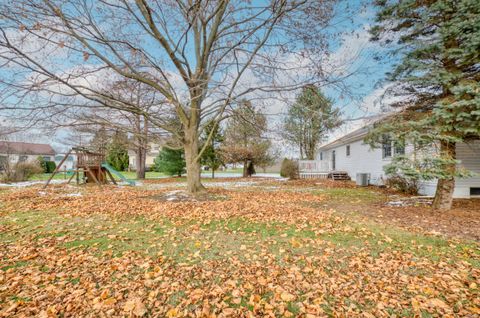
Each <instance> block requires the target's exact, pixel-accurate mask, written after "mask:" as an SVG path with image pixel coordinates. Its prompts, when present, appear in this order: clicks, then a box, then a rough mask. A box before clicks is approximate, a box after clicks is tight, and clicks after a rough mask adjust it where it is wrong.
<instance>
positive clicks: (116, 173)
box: [102, 162, 135, 186]
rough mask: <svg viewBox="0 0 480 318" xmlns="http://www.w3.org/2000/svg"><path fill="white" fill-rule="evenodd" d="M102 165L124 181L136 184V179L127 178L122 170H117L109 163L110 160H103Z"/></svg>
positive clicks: (132, 184)
mask: <svg viewBox="0 0 480 318" xmlns="http://www.w3.org/2000/svg"><path fill="white" fill-rule="evenodd" d="M102 167H103V168H105V169H107V170H108V171H110V173H111V174H112V175H113V176H115V177H117V178H119V179H121V180H122V181H124V182H126V183H128V184H129V185H131V186H134V185H135V181H133V180H130V179H127V178H125V176H124V175H123V174H121V173H120V172H118V171H117V170H115V169H114V168H113V167H112V166H111V165H109V164H108V162H102Z"/></svg>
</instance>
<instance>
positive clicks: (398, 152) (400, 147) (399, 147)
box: [395, 143, 405, 155]
mask: <svg viewBox="0 0 480 318" xmlns="http://www.w3.org/2000/svg"><path fill="white" fill-rule="evenodd" d="M395 154H396V155H404V154H405V146H404V145H401V144H399V143H395Z"/></svg>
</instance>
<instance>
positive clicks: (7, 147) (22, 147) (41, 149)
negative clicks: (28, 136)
mask: <svg viewBox="0 0 480 318" xmlns="http://www.w3.org/2000/svg"><path fill="white" fill-rule="evenodd" d="M0 153H3V154H15V155H55V150H53V148H52V146H50V145H48V144H35V143H29V142H14V141H0Z"/></svg>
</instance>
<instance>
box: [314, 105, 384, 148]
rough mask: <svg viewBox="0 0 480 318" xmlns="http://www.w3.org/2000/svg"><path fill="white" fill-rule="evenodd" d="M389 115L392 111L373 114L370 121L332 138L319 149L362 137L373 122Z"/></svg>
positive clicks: (336, 145)
mask: <svg viewBox="0 0 480 318" xmlns="http://www.w3.org/2000/svg"><path fill="white" fill-rule="evenodd" d="M389 116H392V113H387V114H381V115H378V116H375V117H374V119H373V120H372V121H370V122H369V123H367V124H365V125H364V126H362V127H360V128H358V129H355V130H354V131H352V132H349V133H348V134H346V135H344V136H342V137H340V138H337V139H335V140H333V141H331V142H329V143H327V144H325V145H322V146H320V148H319V150H320V151H325V150H328V149H332V148H335V147H338V146H341V145H344V144H347V143H350V142H352V141H357V140H360V139H363V138H364V137H365V136H366V135H367V134H368V131H369V129H370V128H371V127H372V125H373V124H375V123H377V122H379V121H380V120H383V119H385V118H387V117H389Z"/></svg>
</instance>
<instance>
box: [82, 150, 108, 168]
mask: <svg viewBox="0 0 480 318" xmlns="http://www.w3.org/2000/svg"><path fill="white" fill-rule="evenodd" d="M77 160H78V166H79V167H84V166H90V167H92V166H100V165H101V164H102V162H104V161H105V156H104V155H103V154H99V153H93V152H81V153H77Z"/></svg>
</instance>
